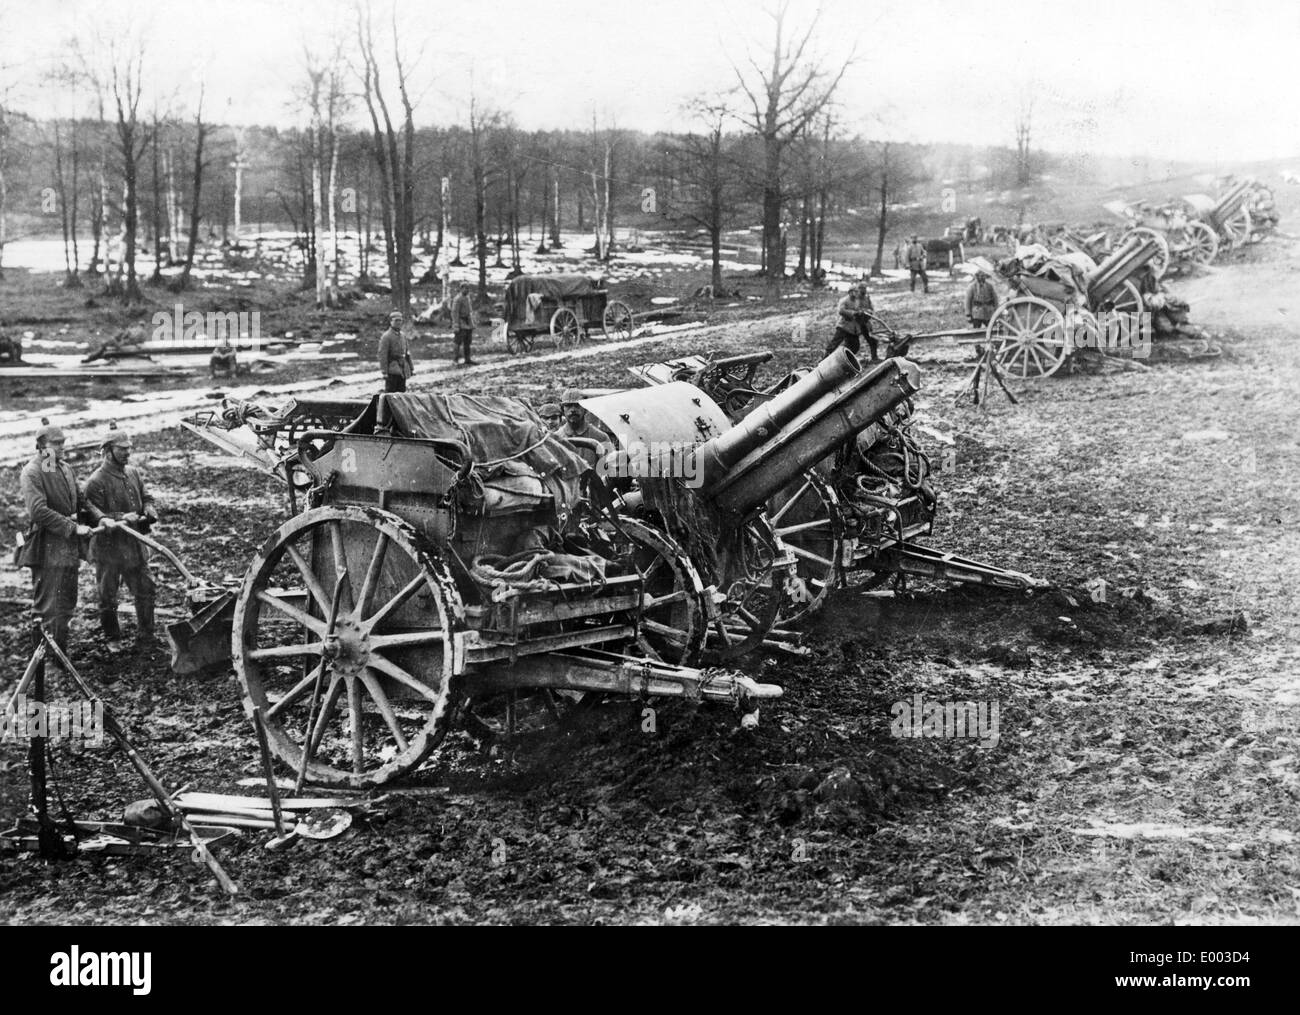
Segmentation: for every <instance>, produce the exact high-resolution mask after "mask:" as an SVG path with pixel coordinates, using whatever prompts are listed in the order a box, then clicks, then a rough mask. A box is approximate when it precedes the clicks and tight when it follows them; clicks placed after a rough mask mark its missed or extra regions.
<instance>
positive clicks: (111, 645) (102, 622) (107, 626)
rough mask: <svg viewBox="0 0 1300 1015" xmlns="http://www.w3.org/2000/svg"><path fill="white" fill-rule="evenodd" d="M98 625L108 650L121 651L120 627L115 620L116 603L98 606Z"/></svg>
mask: <svg viewBox="0 0 1300 1015" xmlns="http://www.w3.org/2000/svg"><path fill="white" fill-rule="evenodd" d="M99 626H100V627H101V628H102V629H103V631H104V640H105V641H106V642H108V650H109V651H110V652H121V651H122V628H121V626H120V625H119V624H118V622H117V604H116V603H113V604H112V606H107V605H105V606H101V607H100V608H99Z"/></svg>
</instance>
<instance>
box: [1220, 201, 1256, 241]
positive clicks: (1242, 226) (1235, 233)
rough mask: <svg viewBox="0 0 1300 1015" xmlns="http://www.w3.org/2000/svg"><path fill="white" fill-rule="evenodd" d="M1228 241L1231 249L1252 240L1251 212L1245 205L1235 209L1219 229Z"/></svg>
mask: <svg viewBox="0 0 1300 1015" xmlns="http://www.w3.org/2000/svg"><path fill="white" fill-rule="evenodd" d="M1219 231H1220V232H1221V233H1222V234H1223V237H1224V239H1225V240H1227V242H1228V249H1229V250H1236V249H1237V248H1238V247H1241V246H1245V245H1246V244H1247V243H1249V242H1250V212H1249V211H1247V210H1246V208H1245V207H1244V206H1243V207H1241V208H1238V209H1237V210H1236V211H1234V212H1233V213H1232V214H1231V215H1229V216H1228V217H1227V218H1226V219H1224V220H1223V223H1222V225H1221V227H1220V229H1219Z"/></svg>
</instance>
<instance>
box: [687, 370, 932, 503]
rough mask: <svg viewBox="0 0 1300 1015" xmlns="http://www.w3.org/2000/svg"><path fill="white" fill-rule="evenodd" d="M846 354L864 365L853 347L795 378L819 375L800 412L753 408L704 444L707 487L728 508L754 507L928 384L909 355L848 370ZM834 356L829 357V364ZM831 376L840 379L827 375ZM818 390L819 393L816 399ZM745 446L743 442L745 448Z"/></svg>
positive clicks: (700, 465)
mask: <svg viewBox="0 0 1300 1015" xmlns="http://www.w3.org/2000/svg"><path fill="white" fill-rule="evenodd" d="M840 353H842V354H843V356H840ZM844 357H847V359H848V361H849V362H851V363H852V364H853V365H856V363H857V361H856V359H854V358H853V356H852V354H851V353H849V352H848V351H847V350H840V351H839V353H837V355H836V356H835V357H830V359H838V362H837V363H835V364H832V369H830V370H827V371H824V372H823V371H821V370H820V369H819V371H817V372H816V374H810V375H809V376H808V377H805V378H804V379H803V380H801V381H800V382H799V384H798V385H795V387H799V386H801V385H804V382H805V381H808V380H809V379H810V378H813V377H814V376H816V377H817V379H816V380H815V381H814V382H813V383H812V384H809V385H807V386H806V387H805V388H804V390H803V391H802V392H801V393H800V395H799V397H798V398H796V399H795V400H794V401H796V402H797V403H798V404H800V405H801V406H802V408H801V409H800V410H799V411H798V412H796V413H793V414H792V413H791V412H790V411H788V403H787V405H786V406H782V407H779V408H778V411H777V412H775V413H772V412H769V413H766V414H761V410H759V411H756V412H753V413H751V414H750V415H748V416H746V417H745V418H744V419H743V420H741V422H740V423H739V424H737V425H736V426H735V427H733V428H732V429H731V430H728V431H727V432H726V433H725V434H723V435H722V436H721V437H715V438H714V439H713V440H711V441H707V442H705V443H704V444H701V445H700V446H699V447H698V448H696V450H695V465H696V475H698V476H699V477H700V479H701V483H700V493H701V495H702V496H704V497H705V498H707V499H709V500H711V501H713V502H714V503H715V504H717V505H718V506H719V507H720V508H722V509H724V510H726V511H731V512H735V513H736V514H742V515H743V514H748V513H749V512H751V511H753V510H755V509H756V508H758V507H760V506H761V505H763V504H764V503H766V502H767V500H768V499H769V498H770V497H771V496H772V495H773V494H774V493H776V492H777V491H778V490H780V489H781V488H782V487H784V486H786V485H787V484H788V483H790V481H791V480H793V479H794V478H795V477H796V476H798V475H799V474H800V473H802V472H804V471H805V470H806V469H808V468H809V467H810V466H812V465H813V464H814V463H816V462H818V461H820V460H821V459H823V458H825V457H826V456H827V455H828V454H830V453H831V452H832V451H834V450H835V449H836V448H838V447H839V446H840V445H842V444H844V443H845V442H846V441H849V440H852V439H853V438H854V437H856V436H857V435H858V434H859V433H861V432H862V431H863V430H865V429H867V427H869V426H871V424H872V423H875V422H877V421H878V420H879V419H881V418H882V417H883V416H885V414H886V413H888V412H889V411H890V410H891V409H893V408H894V407H895V406H897V405H898V404H899V403H901V402H903V401H904V400H906V399H907V398H909V397H911V396H912V395H913V394H915V393H916V392H917V391H918V390H919V389H920V386H921V371H920V369H919V368H918V367H917V366H916V364H915V363H911V362H909V361H908V360H905V359H898V358H895V359H888V360H885V362H883V363H881V364H880V365H879V366H876V367H874V368H872V369H871V370H868V371H860V370H859V371H855V372H851V373H849V375H848V376H847V377H845V376H844V374H843V368H844V366H845V365H846V360H845V359H844ZM828 363H829V360H823V362H822V366H823V367H825V366H827V364H828ZM828 377H838V378H840V379H839V380H838V382H836V383H827V378H828ZM794 390H795V388H794V387H792V388H790V389H789V390H788V391H786V392H784V393H782V394H781V395H779V396H778V397H777V398H776V399H773V401H772V402H770V403H768V405H767V406H764V407H763V408H767V409H770V408H771V406H773V405H775V404H776V403H777V402H779V401H780V400H781V399H782V398H785V396H786V395H789V394H790V393H791V392H793V391H794ZM813 392H816V397H814V398H812V399H811V401H810V400H809V395H810V394H812V393H813ZM755 417H760V418H758V419H756V418H755ZM776 421H780V422H779V424H778V423H777V422H776ZM737 449H741V455H740V456H737V454H736V452H737Z"/></svg>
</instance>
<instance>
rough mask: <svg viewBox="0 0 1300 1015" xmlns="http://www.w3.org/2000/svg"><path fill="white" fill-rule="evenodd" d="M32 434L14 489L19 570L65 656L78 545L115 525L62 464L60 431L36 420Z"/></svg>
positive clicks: (74, 595) (43, 622) (74, 602)
mask: <svg viewBox="0 0 1300 1015" xmlns="http://www.w3.org/2000/svg"><path fill="white" fill-rule="evenodd" d="M41 424H42V425H41V428H40V429H39V430H37V431H36V455H35V457H33V458H32V460H31V461H30V462H28V463H27V464H26V465H25V466H23V471H22V476H21V479H20V480H19V483H20V485H21V488H22V492H23V502H24V504H25V505H26V507H27V517H28V519H29V525H28V529H27V532H26V533H25V535H24V537H23V543H22V546H21V547H20V548H19V551H18V556H17V563H18V566H19V567H29V568H31V569H32V606H33V608H34V609H35V611H36V613H37V615H38V616H39V617H40V618H41V626H42V627H43V628H44V629H45V631H46V632H47V633H48V634H49V636H50V637H51V638H52V639H53V640H54V643H55V644H56V645H58V646H59V648H61V649H63V650H64V651H66V650H67V648H68V631H69V628H70V626H71V624H72V614H73V613H74V612H75V611H76V608H77V571H78V569H79V568H80V567H81V553H82V549H81V540H82V539H84V538H85V537H87V536H89V535H90V532H91V528H90V526H89V525H86V524H83V522H84V521H85V520H88V521H90V522H91V523H92V524H94V525H98V524H100V523H101V521H102V522H103V525H104V526H105V527H107V528H111V527H112V526H114V525H115V524H116V522H114V521H113V520H112V519H111V518H110V519H103V518H102V516H101V514H100V512H99V510H98V509H97V508H96V507H95V506H94V505H93V504H91V503H89V501H88V500H87V499H86V495H85V494H84V493H83V492H82V490H81V487H79V486H78V485H77V477H76V476H75V475H74V474H73V472H72V469H71V467H70V466H69V465H68V463H67V462H65V461H64V460H63V448H64V444H65V438H64V435H63V431H62V430H61V429H59V428H58V427H57V426H51V425H50V421H49V420H47V419H42V420H41Z"/></svg>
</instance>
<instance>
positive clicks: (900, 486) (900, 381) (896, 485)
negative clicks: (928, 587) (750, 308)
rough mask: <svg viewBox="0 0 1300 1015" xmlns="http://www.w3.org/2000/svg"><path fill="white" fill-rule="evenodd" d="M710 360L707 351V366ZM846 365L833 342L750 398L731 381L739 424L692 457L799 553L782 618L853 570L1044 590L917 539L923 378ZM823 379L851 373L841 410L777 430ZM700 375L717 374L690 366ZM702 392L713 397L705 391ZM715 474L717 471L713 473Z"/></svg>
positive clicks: (922, 495) (815, 604)
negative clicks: (915, 424)
mask: <svg viewBox="0 0 1300 1015" xmlns="http://www.w3.org/2000/svg"><path fill="white" fill-rule="evenodd" d="M751 355H752V356H754V357H759V356H762V357H764V358H767V357H770V353H754V354H751ZM711 361H712V360H711V359H710V358H706V359H705V363H706V364H707V363H708V362H711ZM712 362H722V361H712ZM853 362H856V361H855V360H854V357H853V356H852V354H851V353H849V352H848V351H847V350H843V349H841V350H838V351H837V352H836V353H835V354H834V355H833V356H831V357H829V358H828V359H827V360H824V361H823V362H822V363H821V364H820V365H819V366H818V367H817V368H816V369H815V370H812V371H796V372H795V373H794V374H790V375H787V376H786V377H783V378H782V379H781V380H780V381H778V382H777V383H775V384H773V385H771V386H770V387H769V388H767V389H765V390H763V391H751V392H750V397H749V398H748V399H747V400H745V401H742V400H741V394H740V392H741V389H739V388H736V387H729V388H728V389H727V390H726V391H725V392H724V393H723V397H724V398H725V399H726V404H727V405H728V406H729V409H730V410H731V412H732V414H733V415H734V417H735V419H736V420H737V424H736V426H735V428H734V429H733V430H731V431H728V434H727V437H726V439H724V440H721V441H717V442H711V443H710V445H708V446H706V447H702V448H701V450H700V453H699V455H698V459H697V460H698V464H699V466H700V468H699V471H698V477H699V482H700V484H701V486H700V494H701V496H703V497H706V498H712V499H713V500H714V501H715V502H716V503H718V504H719V505H720V506H721V507H722V508H723V509H726V510H736V509H747V510H750V511H753V510H754V509H755V508H756V506H757V505H759V504H762V505H764V506H765V509H766V511H765V514H766V520H767V524H769V525H770V526H771V529H772V531H773V533H774V535H775V536H776V538H777V539H778V540H779V541H780V543H781V545H782V546H784V547H785V548H786V549H787V550H789V552H790V553H791V554H792V555H793V556H794V558H795V568H794V574H793V575H791V576H788V577H787V578H786V593H787V594H786V597H785V598H784V600H783V601H782V604H781V609H780V613H779V618H778V619H779V620H780V622H781V623H783V624H786V623H791V622H794V621H797V620H799V619H801V618H803V617H804V616H806V615H808V614H810V613H812V612H814V611H815V610H817V609H818V608H819V607H820V606H821V605H822V604H823V603H824V602H825V600H826V598H827V596H828V595H829V594H830V593H831V591H832V590H834V589H835V588H842V587H844V586H846V585H847V584H848V583H849V577H850V575H853V574H855V573H857V574H862V575H866V579H865V581H861V582H858V583H857V584H858V585H859V587H861V588H862V589H863V590H864V591H865V590H869V589H871V588H873V587H876V586H878V585H881V584H883V583H884V582H886V581H889V580H896V581H905V580H906V578H907V576H912V577H916V578H924V579H929V580H936V581H938V580H946V581H953V582H959V583H969V584H980V585H988V586H994V587H998V588H1006V589H1017V590H1024V589H1033V588H1042V587H1044V586H1045V583H1044V582H1042V581H1040V580H1038V579H1035V578H1032V577H1030V576H1029V575H1026V574H1023V573H1021V572H1018V571H1011V570H1007V569H1005V568H1000V567H997V566H995V565H993V564H988V563H985V562H982V561H977V560H970V559H967V558H963V557H959V556H957V555H955V554H951V553H946V552H944V551H941V550H936V549H934V548H932V547H929V546H926V545H924V544H923V543H920V542H918V540H920V539H923V538H924V537H926V536H928V535H930V533H931V532H932V530H933V524H934V516H935V509H936V504H937V501H936V497H935V494H934V491H933V490H932V488H931V485H930V481H929V477H930V462H929V458H928V456H926V454H925V453H924V452H923V451H922V450H921V448H920V446H919V442H918V441H917V440H916V438H915V437H914V436H913V434H912V432H911V421H912V408H911V399H912V396H913V395H914V394H915V393H916V392H917V390H918V389H919V386H920V377H919V371H918V370H917V368H916V366H915V365H914V364H912V363H910V362H908V361H906V360H901V359H891V360H887V361H886V362H885V363H883V364H881V365H879V366H877V367H874V368H872V369H871V370H868V371H862V372H860V373H857V374H854V373H852V372H851V371H850V372H849V373H848V374H847V375H842V374H841V373H840V370H842V369H843V367H844V365H845V364H847V363H853ZM684 366H686V367H690V366H694V364H685V365H684V364H683V363H682V361H671V362H669V363H665V364H648V365H646V366H644V367H637V368H633V370H632V373H633V374H635V375H636V376H638V377H640V378H642V379H643V380H646V381H647V382H649V383H652V384H653V383H655V382H656V379H657V378H663V377H665V376H671V375H672V374H673V373H674V372H679V371H680V370H681V369H683V367H684ZM828 375H829V376H830V377H831V378H835V377H840V376H846V377H847V379H845V380H842V381H841V382H840V387H839V388H837V389H835V390H836V391H838V392H840V394H839V395H838V396H837V397H838V400H839V404H840V405H841V406H842V407H844V411H842V412H832V413H829V414H820V413H818V412H817V411H816V410H815V409H809V410H808V413H807V415H806V416H803V417H801V418H800V422H799V423H798V424H796V425H795V426H792V427H789V428H784V429H783V428H782V427H781V425H780V424H781V418H782V412H783V408H784V407H785V406H786V405H788V404H790V402H791V401H794V402H796V403H797V401H798V399H799V397H800V394H801V393H806V392H808V391H809V390H810V389H813V390H815V387H816V383H817V382H816V381H813V380H810V379H811V378H817V377H820V378H822V381H823V383H824V381H825V379H826V378H827V376H828ZM696 376H699V377H701V378H709V377H716V376H718V375H717V373H716V372H714V371H712V370H709V369H698V368H697V369H696ZM678 384H680V382H678V383H677V384H673V383H669V384H668V387H669V388H676V387H677V386H678ZM665 392H666V389H665V388H664V387H658V388H655V389H654V395H653V396H651V395H648V394H646V393H640V398H641V399H642V400H647V401H650V400H660V399H663V398H664V396H665ZM704 393H705V394H708V395H712V394H713V392H710V391H709V390H708V389H705V392H704ZM607 397H616V396H607ZM617 397H619V398H626V395H624V396H617ZM670 397H671V398H673V399H679V398H681V397H682V396H681V395H680V394H674V395H672V396H670ZM697 404H698V403H697ZM774 420H775V425H774ZM814 420H818V421H817V422H814ZM774 430H775V431H776V432H779V434H780V436H779V437H778V438H776V439H774V440H761V441H759V443H757V444H754V445H749V444H747V443H745V442H746V440H752V439H753V435H756V434H764V433H768V432H772V431H774ZM738 451H739V452H740V456H739V457H738V458H737V457H736V454H737V452H738ZM715 475H716V476H718V477H720V478H718V479H716V480H714V479H713V478H712V477H713V476H715Z"/></svg>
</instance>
